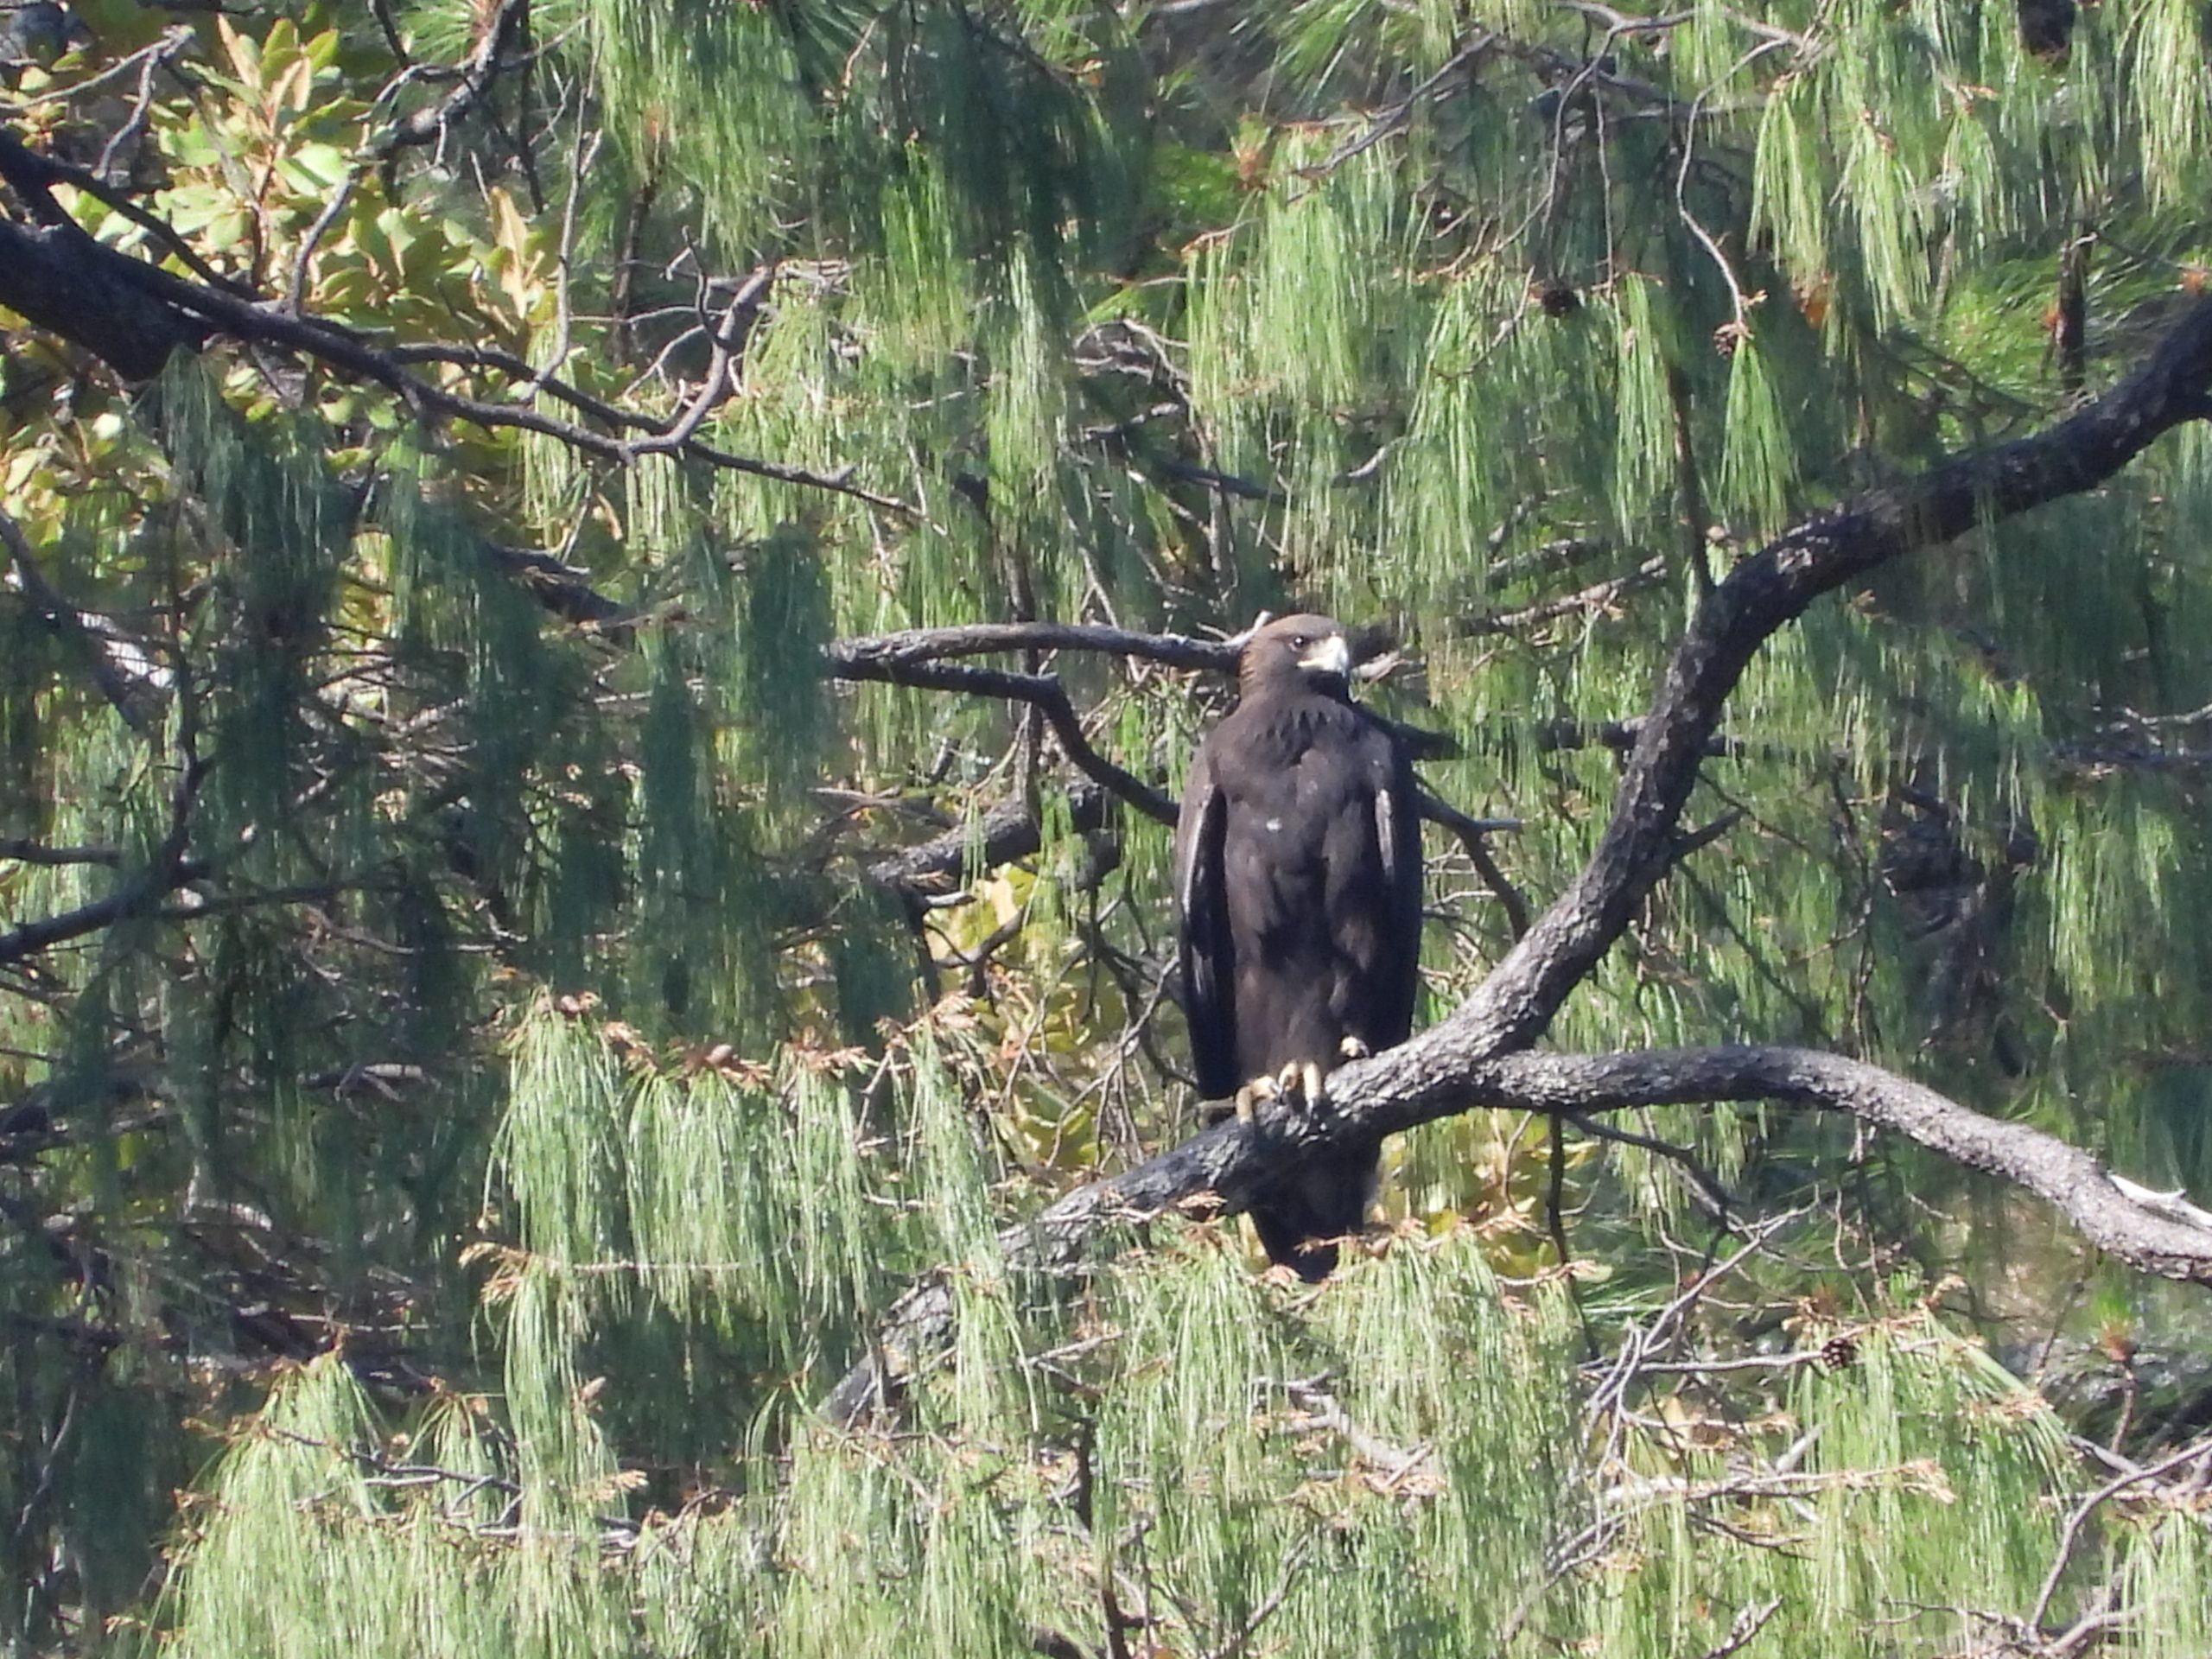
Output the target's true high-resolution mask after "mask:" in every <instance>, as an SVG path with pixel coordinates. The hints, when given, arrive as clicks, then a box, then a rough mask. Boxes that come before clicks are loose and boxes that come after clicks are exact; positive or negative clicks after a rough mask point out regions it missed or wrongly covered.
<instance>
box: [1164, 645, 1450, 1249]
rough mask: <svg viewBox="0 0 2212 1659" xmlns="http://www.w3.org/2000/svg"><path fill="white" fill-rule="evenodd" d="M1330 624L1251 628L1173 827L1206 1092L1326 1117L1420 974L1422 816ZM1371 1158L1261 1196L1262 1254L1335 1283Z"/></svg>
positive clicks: (1390, 738) (1342, 1162)
mask: <svg viewBox="0 0 2212 1659" xmlns="http://www.w3.org/2000/svg"><path fill="white" fill-rule="evenodd" d="M1238 678H1239V682H1240V685H1241V695H1240V696H1239V698H1238V700H1237V704H1236V708H1235V709H1233V710H1232V711H1230V714H1229V715H1228V716H1227V717H1226V718H1224V720H1223V721H1221V723H1220V724H1219V725H1217V726H1216V727H1215V728H1213V730H1212V731H1211V733H1209V734H1207V736H1206V740H1205V742H1204V743H1203V744H1201V745H1200V746H1199V748H1198V757H1197V759H1196V760H1193V761H1192V764H1191V776H1190V781H1189V782H1188V783H1187V784H1186V785H1185V786H1184V790H1183V810H1182V815H1181V817H1180V819H1179V822H1178V823H1177V824H1176V826H1175V899H1176V906H1177V909H1178V911H1179V914H1180V916H1181V920H1182V952H1181V955H1182V969H1183V1010H1184V1013H1185V1014H1186V1015H1187V1016H1188V1017H1189V1021H1190V1027H1191V1058H1192V1061H1193V1063H1194V1065H1195V1066H1196V1069H1197V1071H1198V1092H1199V1094H1200V1096H1203V1097H1204V1098H1205V1099H1207V1100H1224V1099H1228V1098H1230V1097H1232V1096H1233V1097H1234V1098H1235V1100H1236V1111H1237V1115H1238V1116H1240V1117H1246V1118H1249V1116H1251V1111H1252V1108H1253V1104H1254V1103H1255V1101H1256V1100H1259V1099H1262V1098H1268V1097H1272V1096H1278V1095H1281V1096H1289V1097H1291V1098H1293V1099H1294V1100H1296V1101H1298V1102H1299V1103H1301V1104H1302V1105H1303V1106H1304V1107H1306V1108H1307V1109H1312V1108H1314V1107H1318V1106H1319V1105H1320V1104H1321V1103H1322V1102H1323V1100H1324V1098H1325V1090H1326V1087H1327V1084H1326V1078H1327V1077H1328V1074H1329V1073H1330V1072H1331V1071H1333V1070H1335V1069H1336V1068H1337V1067H1338V1066H1339V1065H1343V1064H1344V1061H1345V1060H1347V1059H1356V1058H1359V1057H1360V1056H1361V1055H1363V1054H1367V1053H1371V1052H1376V1051H1377V1050H1381V1049H1385V1048H1389V1046H1392V1045H1393V1044H1395V1043H1402V1042H1403V1041H1404V1040H1405V1039H1406V1034H1407V1033H1408V1031H1409V1030H1410V1029H1411V1028H1412V1025H1413V1014H1414V995H1415V993H1416V991H1417V990H1418V988H1419V983H1420V981H1419V969H1420V963H1421V818H1420V814H1419V811H1418V810H1417V807H1416V800H1417V796H1416V792H1415V786H1414V773H1413V762H1412V760H1411V758H1410V757H1409V756H1408V753H1407V752H1406V748H1405V746H1404V745H1403V744H1402V742H1400V741H1398V739H1397V738H1396V737H1395V735H1394V734H1392V732H1391V731H1390V729H1389V728H1388V727H1387V726H1384V725H1383V723H1382V722H1380V721H1376V719H1374V718H1373V717H1372V716H1370V715H1366V714H1364V713H1363V712H1362V711H1361V710H1360V709H1358V708H1357V707H1356V706H1354V704H1353V702H1352V701H1351V643H1350V641H1348V640H1347V639H1345V637H1344V629H1343V628H1342V627H1340V626H1338V625H1337V624H1336V623H1335V622H1333V621H1332V620H1330V619H1329V618H1327V617H1325V616H1287V617H1284V618H1282V619H1281V620H1279V621H1274V622H1270V623H1268V625H1267V626H1264V627H1262V628H1261V629H1259V630H1258V631H1256V632H1255V633H1254V634H1253V635H1252V638H1251V639H1250V640H1249V642H1248V643H1247V644H1246V645H1245V647H1244V650H1243V655H1242V657H1241V658H1240V659H1239V662H1238ZM1378 1151H1379V1148H1378V1147H1377V1146H1376V1145H1373V1144H1370V1145H1367V1146H1363V1147H1354V1148H1351V1149H1348V1150H1345V1151H1343V1152H1338V1153H1332V1154H1330V1155H1329V1156H1328V1158H1327V1160H1325V1161H1316V1162H1313V1163H1309V1164H1307V1165H1306V1166H1303V1167H1301V1168H1300V1169H1297V1170H1294V1171H1293V1172H1292V1173H1289V1174H1288V1175H1286V1176H1285V1177H1283V1178H1282V1179H1281V1180H1280V1181H1278V1182H1276V1183H1275V1184H1274V1185H1270V1186H1268V1187H1266V1188H1264V1189H1262V1191H1261V1192H1258V1193H1256V1194H1255V1195H1254V1198H1253V1200H1252V1203H1251V1205H1250V1211H1251V1216H1252V1221H1253V1224H1254V1225H1255V1226H1256V1227H1257V1228H1258V1229H1259V1233H1260V1242H1261V1243H1262V1244H1264V1245H1266V1246H1267V1249H1268V1256H1269V1257H1270V1258H1271V1259H1272V1260H1274V1261H1276V1262H1283V1263H1285V1264H1287V1266H1289V1267H1291V1268H1294V1269H1295V1270H1296V1271H1297V1273H1298V1274H1299V1275H1300V1277H1301V1278H1304V1279H1307V1280H1319V1279H1325V1278H1326V1277H1328V1275H1329V1273H1330V1271H1331V1270H1332V1268H1335V1266H1336V1264H1337V1247H1336V1245H1335V1243H1333V1242H1332V1241H1334V1240H1335V1239H1337V1238H1338V1237H1340V1236H1343V1235H1344V1234H1346V1233H1351V1232H1354V1231H1356V1230H1357V1229H1358V1227H1359V1225H1360V1223H1361V1221H1362V1220H1363V1218H1364V1217H1365V1215H1366V1211H1367V1203H1368V1199H1369V1197H1370V1194H1371V1192H1372V1190H1373V1187H1374V1182H1375V1171H1376V1159H1377V1154H1378Z"/></svg>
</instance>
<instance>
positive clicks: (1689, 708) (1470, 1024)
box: [1414, 300, 2212, 1058]
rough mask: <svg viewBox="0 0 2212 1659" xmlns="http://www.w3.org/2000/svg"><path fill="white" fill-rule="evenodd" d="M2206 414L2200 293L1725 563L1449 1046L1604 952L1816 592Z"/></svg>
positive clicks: (1490, 1044)
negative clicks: (1973, 429)
mask: <svg viewBox="0 0 2212 1659" xmlns="http://www.w3.org/2000/svg"><path fill="white" fill-rule="evenodd" d="M2206 416H2212V300H2203V301H2199V302H2197V303H2196V305H2195V306H2193V307H2192V308H2190V310H2189V311H2188V313H2186V314H2185V315H2184V316H2183V320H2182V321H2181V323H2180V324H2179V326H2178V327H2176V328H2175V329H2174V330H2173V332H2172V333H2171V334H2169V335H2168V336H2167V337H2166V339H2165V340H2164V342H2163V343H2162V344H2161V345H2160V346H2159V347H2158V349H2157V350H2156V351H2155V352H2154V353H2152V356H2151V359H2150V360H2149V361H2148V362H2147V363H2145V365H2143V367H2141V368H2140V369H2139V370H2138V371H2137V372H2135V373H2134V374H2133V376H2131V377H2130V378H2128V379H2127V380H2126V381H2125V382H2123V383H2122V384H2121V385H2119V386H2116V387H2114V388H2113V390H2112V391H2108V392H2107V393H2106V394H2105V395H2104V396H2103V397H2099V398H2097V399H2096V400H2095V401H2094V402H2093V403H2091V404H2088V405H2087V406H2086V407H2084V408H2083V409H2082V410H2080V411H2079V412H2078V413H2077V414H2075V416H2072V417H2071V418H2070V419H2068V420H2066V421H2063V422H2062V423H2059V424H2058V425H2056V426H2055V427H2053V428H2051V429H2050V430H2049V431H2046V432H2044V433H2041V434H2039V435H2037V436H2035V437H2031V438H2026V439H2023V440H2021V441H2020V442H2016V443H2010V444H2006V445H2005V446H2003V447H2001V448H1996V449H1992V450H1986V451H1982V452H1980V453H1977V454H1971V455H1967V456H1964V457H1961V459H1959V460H1956V461H1950V462H1948V463H1946V464H1945V465H1943V466H1941V467H1936V468H1935V469H1934V470H1932V471H1930V472H1929V473H1927V474H1923V475H1922V476H1921V477H1919V478H1917V479H1915V480H1910V481H1907V482H1905V483H1903V484H1899V485H1896V486H1891V487H1889V488H1886V489H1881V490H1876V491H1873V492H1871V493H1867V494H1866V495H1862V496H1859V497H1858V498H1856V499H1853V500H1851V501H1848V502H1846V503H1845V504H1844V505H1841V506H1840V507H1838V508H1837V509H1836V510H1835V511H1834V512H1830V513H1827V514H1826V515H1824V516H1822V517H1821V518H1815V519H1813V520H1811V521H1809V522H1808V523H1806V524H1801V525H1799V526H1798V527H1796V529H1794V530H1791V531H1789V532H1787V533H1786V534H1784V535H1783V536H1782V537H1779V538H1777V540H1775V541H1774V542H1772V543H1769V544H1768V545H1767V546H1766V547H1764V548H1763V549H1762V550H1760V551H1759V552H1758V553H1756V554H1754V555H1753V556H1751V557H1750V558H1747V559H1745V561H1744V562H1743V563H1741V564H1739V565H1738V566H1737V567H1736V568H1735V569H1733V570H1732V571H1731V572H1729V574H1728V575H1727V576H1726V579H1724V580H1723V581H1722V582H1720V583H1719V586H1718V587H1716V588H1714V589H1713V592H1712V593H1711V594H1708V595H1707V597H1706V599H1705V601H1704V602H1703V603H1702V604H1700V606H1699V607H1698V611H1697V614H1696V616H1695V618H1694V620H1693V621H1692V622H1691V624H1690V627H1689V632H1688V635H1687V636H1686V637H1685V638H1684V639H1683V641H1682V643H1681V645H1680V646H1679V647H1678V648H1677V649H1676V651H1675V657H1674V660H1673V661H1672V662H1671V663H1670V664H1669V665H1668V669H1667V672H1666V675H1665V677H1664V679H1663V680H1662V683H1661V685H1660V688H1659V693H1658V696H1657V697H1656V700H1655V701H1654V702H1653V704H1652V707H1651V710H1650V712H1649V715H1646V716H1645V718H1644V722H1643V726H1642V728H1640V729H1639V731H1638V732H1637V744H1636V747H1635V749H1634V751H1633V752H1632V753H1631V756H1630V761H1629V765H1628V770H1627V773H1626V775H1625V776H1624V779H1623V780H1622V785H1621V791H1620V795H1619V797H1618V800H1617V801H1616V803H1615V805H1614V809H1613V816H1612V819H1611V823H1608V824H1607V826H1606V829H1605V835H1604V836H1603V837H1602V838H1601V839H1600V841H1599V844H1598V848H1597V849H1596V851H1595V852H1593V853H1592V855H1591V857H1590V861H1589V862H1588V863H1587V864H1586V865H1585V866H1584V868H1583V869H1582V871H1581V873H1580V875H1579V876H1578V877H1577V878H1576V880H1574V882H1573V885H1572V886H1570V887H1568V888H1567V891H1566V892H1565V893H1562V894H1561V895H1560V898H1559V899H1557V900H1556V901H1555V902H1554V904H1553V905H1552V906H1551V907H1550V909H1548V911H1546V912H1544V914H1543V915H1542V917H1541V918H1539V919H1538V920H1537V922H1536V924H1535V926H1534V927H1532V928H1531V929H1529V932H1528V934H1527V936H1526V937H1525V938H1522V940H1521V942H1520V943H1519V944H1517V945H1516V946H1515V948H1514V949H1513V950H1512V951H1511V952H1510V954H1509V955H1508V956H1507V957H1506V958H1505V959H1504V961H1503V962H1502V963H1499V964H1498V967H1497V971H1496V972H1494V973H1493V974H1492V975H1491V976H1490V978H1489V979H1488V980H1486V981H1484V983H1483V984H1482V985H1481V986H1480V987H1479V988H1478V989H1477V990H1476V991H1475V993H1474V995H1471V997H1469V998H1468V999H1467V1001H1465V1003H1463V1004H1462V1005H1461V1006H1460V1007H1459V1009H1458V1010H1457V1011H1456V1012H1455V1013H1453V1014H1452V1016H1451V1018H1450V1019H1449V1020H1447V1021H1446V1029H1448V1031H1449V1032H1450V1033H1451V1034H1452V1043H1451V1045H1450V1047H1451V1048H1452V1051H1453V1052H1455V1053H1458V1054H1465V1056H1466V1057H1468V1058H1483V1057H1486V1056H1488V1055H1491V1054H1496V1053H1500V1052H1505V1051H1507V1050H1509V1049H1513V1048H1518V1047H1524V1046H1527V1045H1528V1044H1529V1043H1532V1042H1534V1041H1535V1039H1537V1037H1538V1036H1540V1035H1541V1033H1542V1032H1543V1029H1544V1027H1546V1026H1547V1025H1548V1024H1549V1023H1550V1020H1551V1018H1552V1015H1553V1014H1555V1013H1556V1012H1558V1010H1559V1007H1560V1004H1561V1003H1563V1002H1564V1001H1566V1000H1567V995H1568V993H1569V992H1571V991H1572V990H1573V988H1574V987H1575V986H1576V985H1577V984H1579V983H1580V982H1581V980H1582V979H1583V977H1584V976H1586V974H1588V973H1589V971H1590V970H1591V969H1592V968H1593V967H1595V966H1596V965H1597V963H1598V961H1599V958H1600V957H1603V956H1604V955H1605V951H1606V950H1609V949H1611V945H1612V944H1613V941H1614V940H1616V939H1617V938H1619V937H1620V935H1621V932H1622V931H1623V930H1624V928H1626V927H1627V925H1628V924H1629V921H1630V918H1632V917H1633V916H1634V915H1635V913H1636V911H1637V906H1639V905H1641V904H1642V903H1643V899H1644V897H1645V895H1646V894H1648V893H1649V892H1650V890H1651V888H1652V886H1653V885H1654V884H1655V883H1656V881H1657V880H1658V879H1659V877H1660V876H1661V875H1662V874H1664V872H1665V870H1666V868H1667V867H1668V864H1669V861H1670V860H1671V857H1672V846H1673V840H1674V835H1675V826H1676V824H1677V823H1678V822H1679V820H1680V818H1681V812H1682V808H1683V805H1684V804H1685V803H1687V802H1688V799H1689V795H1690V791H1691V788H1692V786H1693V785H1694V784H1695V783H1696V781H1697V773H1698V766H1699V763H1700V760H1702V759H1703V758H1704V755H1705V753H1706V751H1707V745H1708V744H1709V743H1710V742H1711V741H1712V739H1713V735H1714V733H1715V731H1716V729H1717V728H1718V727H1719V720H1720V713H1721V709H1722V706H1723V705H1724V704H1725V703H1726V701H1727V698H1728V696H1729V694H1730V693H1731V692H1732V691H1733V690H1735V687H1736V683H1737V681H1738V679H1739V678H1740V677H1742V674H1743V672H1744V670H1745V666H1746V665H1747V664H1749V663H1750V662H1751V658H1753V657H1754V656H1755V655H1756V654H1757V653H1758V650H1759V648H1760V647H1761V646H1762V645H1764V644H1765V642H1766V641H1767V640H1768V639H1770V638H1771V637H1772V636H1773V635H1774V634H1775V633H1776V632H1777V631H1778V630H1780V629H1781V628H1783V626H1787V625H1788V624H1789V623H1790V622H1792V621H1795V620H1796V619H1797V618H1798V617H1799V616H1800V615H1802V613H1804V611H1805V609H1806V607H1808V606H1809V605H1810V604H1812V602H1813V601H1815V600H1816V599H1818V598H1820V597H1821V595H1822V594H1827V593H1831V592H1833V591H1834V590H1835V589H1836V588H1840V587H1841V586H1843V585H1844V584H1845V583H1846V582H1851V581H1853V580H1855V579H1857V578H1859V577H1861V576H1864V575H1866V574H1867V573H1868V572H1869V571H1871V570H1873V569H1876V568H1878V566H1880V565H1883V564H1885V563H1889V562H1890V561H1891V560H1893V559H1896V558H1898V557H1900V556H1904V555H1905V554H1907V553H1912V552H1916V551H1918V550H1922V549H1924V548H1929V547H1934V546H1936V545H1938V544H1940V543H1943V542H1946V541H1948V540H1950V539H1951V538H1952V537H1955V536H1959V535H1961V534H1963V533H1964V532H1965V531H1968V530H1971V529H1973V528H1974V527H1975V526H1976V525H1977V524H1991V523H1994V522H1996V521H1997V520H1999V519H2002V518H2009V517H2011V516H2012V514H2014V513H2017V512H2025V511H2027V510H2028V509H2029V508H2031V507H2036V506H2040V505H2043V504H2044V503H2045V502H2049V501H2055V500H2057V499H2060V498H2062V497H2064V496H2069V495H2078V494H2080V493H2082V492H2083V491H2085V490H2088V489H2093V488H2094V487H2095V486H2097V485H2099V484H2101V483H2103V482H2104V481H2105V480H2107V479H2108V478H2110V477H2111V476H2112V475H2113V474H2115V473H2117V472H2118V471H2119V470H2120V468H2121V467H2124V466H2126V464H2127V463H2128V462H2129V461H2132V460H2133V459H2134V458H2135V457H2136V456H2137V455H2138V454H2141V453H2142V451H2143V450H2144V449H2145V448H2146V447H2147V446H2148V445H2149V444H2150V443H2151V442H2152V441H2153V440H2154V439H2156V438H2157V437H2158V436H2159V435H2161V434H2163V433H2164V432H2167V431H2170V430H2171V429H2173V428H2175V427H2177V426H2178V425H2180V424H2182V423H2183V422H2185V421H2190V420H2197V419H2202V418H2205V417H2206ZM1445 1047H1446V1046H1445V1045H1441V1044H1440V1045H1437V1046H1435V1047H1434V1049H1433V1050H1429V1051H1427V1052H1443V1050H1444V1049H1445ZM1414 1052H1421V1046H1420V1045H1416V1046H1414Z"/></svg>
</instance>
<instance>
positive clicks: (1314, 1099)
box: [1299, 1060, 1329, 1112]
mask: <svg viewBox="0 0 2212 1659" xmlns="http://www.w3.org/2000/svg"><path fill="white" fill-rule="evenodd" d="M1299 1071H1300V1081H1302V1082H1303V1083H1304V1084H1305V1085H1306V1088H1305V1096H1306V1110H1307V1111H1309V1112H1311V1111H1317V1110H1319V1109H1320V1108H1321V1107H1323V1106H1325V1105H1327V1104H1328V1103H1329V1080H1328V1077H1327V1075H1326V1074H1325V1073H1324V1072H1323V1071H1322V1070H1321V1068H1320V1067H1319V1065H1315V1064H1314V1063H1313V1061H1312V1060H1307V1061H1305V1062H1304V1063H1303V1064H1302V1065H1300V1067H1299Z"/></svg>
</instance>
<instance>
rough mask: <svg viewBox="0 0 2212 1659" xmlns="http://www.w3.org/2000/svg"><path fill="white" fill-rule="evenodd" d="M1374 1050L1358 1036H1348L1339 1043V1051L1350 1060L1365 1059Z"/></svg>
mask: <svg viewBox="0 0 2212 1659" xmlns="http://www.w3.org/2000/svg"><path fill="white" fill-rule="evenodd" d="M1337 1052H1338V1053H1339V1054H1341V1055H1343V1056H1344V1058H1346V1059H1348V1060H1363V1059H1365V1058H1367V1057H1368V1056H1369V1055H1370V1054H1372V1053H1373V1052H1375V1051H1374V1050H1373V1049H1371V1048H1370V1047H1369V1046H1367V1045H1366V1044H1365V1043H1363V1042H1362V1041H1361V1040H1360V1039H1358V1038H1357V1037H1347V1038H1345V1039H1344V1041H1342V1042H1340V1043H1338V1045H1337Z"/></svg>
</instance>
